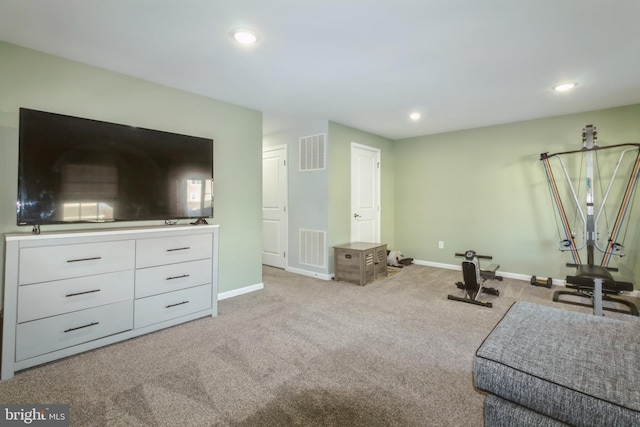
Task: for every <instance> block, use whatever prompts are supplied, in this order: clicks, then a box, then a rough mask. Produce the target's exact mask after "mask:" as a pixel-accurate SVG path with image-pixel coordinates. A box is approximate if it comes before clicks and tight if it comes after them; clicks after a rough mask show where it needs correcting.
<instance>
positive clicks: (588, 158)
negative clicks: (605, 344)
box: [540, 125, 640, 316]
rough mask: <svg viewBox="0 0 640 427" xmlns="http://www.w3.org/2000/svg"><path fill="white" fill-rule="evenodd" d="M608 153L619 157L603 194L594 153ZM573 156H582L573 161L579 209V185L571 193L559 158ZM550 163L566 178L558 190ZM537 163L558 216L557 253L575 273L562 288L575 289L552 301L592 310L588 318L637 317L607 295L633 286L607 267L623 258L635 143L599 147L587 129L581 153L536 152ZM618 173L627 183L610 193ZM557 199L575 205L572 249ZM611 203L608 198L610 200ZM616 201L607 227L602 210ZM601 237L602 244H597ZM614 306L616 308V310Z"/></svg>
mask: <svg viewBox="0 0 640 427" xmlns="http://www.w3.org/2000/svg"><path fill="white" fill-rule="evenodd" d="M610 149H618V151H620V150H621V153H620V156H619V158H618V161H617V163H616V165H615V167H614V169H613V171H612V172H611V178H610V181H609V184H608V187H607V189H606V190H604V191H603V188H602V183H603V182H604V180H603V176H605V175H606V173H601V171H600V164H599V163H598V156H597V154H598V152H602V151H603V150H610ZM609 153H611V152H609ZM628 153H635V160H634V161H630V160H626V161H624V158H625V155H627V154H628ZM576 154H582V156H583V158H582V160H581V161H580V162H579V166H580V177H582V168H583V167H584V165H585V164H586V168H585V178H586V179H585V181H584V182H585V183H586V185H585V189H584V195H585V199H586V200H585V205H584V206H581V205H580V202H579V199H578V194H581V192H580V187H579V188H578V192H577V193H576V191H575V189H574V186H573V184H572V181H571V178H570V175H569V172H568V170H567V166H566V163H565V162H564V160H563V157H564V156H573V155H576ZM613 156H615V153H613ZM630 157H633V156H630ZM551 159H556V160H557V161H558V163H559V164H560V167H561V168H562V171H563V173H564V176H565V178H566V183H567V184H566V186H565V187H563V188H562V189H560V188H559V187H558V185H557V184H556V180H555V179H554V176H553V171H552V167H551V165H550V160H551ZM611 159H615V157H611ZM627 159H629V157H627ZM540 160H541V161H542V164H543V166H544V170H545V172H546V175H547V180H548V183H549V189H550V193H551V198H552V201H553V202H554V205H555V208H556V214H555V217H556V221H558V218H559V219H560V223H561V225H562V227H558V224H556V226H557V228H558V233H559V235H560V240H561V241H560V250H561V251H566V252H569V253H570V254H571V257H572V259H573V262H572V263H567V267H572V268H575V269H576V273H575V275H572V276H567V277H566V285H567V287H568V288H572V289H575V291H568V290H563V291H556V292H555V293H554V295H553V301H556V302H562V303H566V304H573V305H580V306H586V307H591V306H593V314H594V315H597V316H602V315H603V310H610V311H616V312H621V313H628V314H632V315H635V316H638V308H637V307H636V305H635V304H633V303H632V302H630V301H626V300H623V299H620V298H613V297H611V295H616V294H617V295H620V294H622V293H624V292H630V291H633V283H629V282H623V281H620V280H615V279H614V278H613V276H612V275H611V272H616V271H618V269H617V268H613V267H610V266H609V262H610V261H611V258H612V257H613V256H619V257H623V256H624V255H625V254H624V245H623V243H624V237H625V236H626V233H627V230H628V219H629V217H630V216H631V208H632V205H633V194H634V190H635V188H636V185H637V183H638V176H639V175H640V144H618V145H611V146H607V147H599V146H598V144H597V132H596V129H595V127H594V126H592V125H587V126H586V127H585V128H584V129H583V133H582V149H580V150H575V151H565V152H561V153H555V154H549V153H542V154H540ZM572 162H573V164H574V166H577V165H578V164H577V163H576V162H575V159H572ZM610 164H611V166H613V162H610ZM556 168H557V166H556ZM620 171H624V174H627V173H628V174H629V180H628V182H627V185H626V188H625V189H624V191H622V188H619V189H614V187H616V186H615V185H614V184H616V183H617V182H619V180H620V179H616V176H617V175H618V172H620ZM578 182H581V181H578ZM596 182H598V183H600V185H599V190H600V196H601V199H600V200H599V201H597V200H596V195H595V194H594V193H595V190H597V189H598V188H597V187H596ZM612 190H613V191H612ZM561 197H565V199H566V198H569V199H571V200H572V201H573V203H574V204H575V208H576V215H575V223H578V224H579V221H578V219H580V221H581V228H582V234H583V238H582V239H581V241H580V246H578V244H577V242H576V232H575V231H574V230H572V229H571V226H570V225H569V219H568V217H567V213H566V211H565V209H564V206H563V204H562V200H561ZM611 199H613V201H612V200H611ZM617 201H620V206H619V208H618V209H617V211H618V212H617V215H616V219H615V222H614V223H613V226H611V227H610V226H609V224H608V222H609V221H608V219H607V210H606V209H605V206H609V209H611V207H610V205H613V204H615V205H617V203H615V202H617ZM607 202H609V203H607ZM596 210H597V212H596ZM625 220H627V221H626V223H627V228H626V229H624V231H623V228H624V227H623V224H624V223H625ZM603 225H604V226H605V228H606V231H607V232H606V236H605V235H604V234H603V235H602V236H601V235H600V230H599V227H601V228H602V227H603ZM560 228H562V232H561V231H560ZM605 238H606V242H604V241H603V240H604V239H605ZM603 246H604V247H603ZM583 248H586V255H587V261H586V263H583V262H582V260H581V258H580V251H581V250H582V249H583ZM595 249H597V250H598V251H600V252H601V253H603V257H602V260H601V262H600V265H596V263H595V260H594V258H595V256H594V252H595ZM566 296H572V297H578V298H577V299H578V301H575V300H571V298H569V299H564V300H563V299H562V297H566ZM581 298H590V299H591V304H585V303H582V302H579V300H580V299H581ZM603 301H609V302H611V303H612V304H607V306H604V305H603ZM613 303H615V304H613ZM616 304H619V305H622V306H625V307H626V308H627V310H622V309H619V308H616ZM619 305H618V306H617V307H619Z"/></svg>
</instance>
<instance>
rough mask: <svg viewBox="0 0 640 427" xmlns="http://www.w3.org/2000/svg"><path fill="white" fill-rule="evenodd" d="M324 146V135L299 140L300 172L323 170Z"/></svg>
mask: <svg viewBox="0 0 640 427" xmlns="http://www.w3.org/2000/svg"><path fill="white" fill-rule="evenodd" d="M326 145H327V144H326V135H325V134H324V133H321V134H318V135H311V136H303V137H302V138H300V172H308V171H317V170H323V169H325V151H326Z"/></svg>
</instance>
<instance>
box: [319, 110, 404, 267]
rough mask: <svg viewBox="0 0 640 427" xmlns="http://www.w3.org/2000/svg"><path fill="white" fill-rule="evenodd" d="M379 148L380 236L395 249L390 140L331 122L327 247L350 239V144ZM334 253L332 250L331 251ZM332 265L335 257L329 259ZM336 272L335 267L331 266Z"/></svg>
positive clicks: (393, 173)
mask: <svg viewBox="0 0 640 427" xmlns="http://www.w3.org/2000/svg"><path fill="white" fill-rule="evenodd" d="M352 142H356V143H358V144H362V145H367V146H369V147H374V148H378V149H380V163H381V171H380V181H381V183H380V205H381V207H380V210H381V212H380V219H381V226H380V239H381V241H382V242H384V243H387V247H388V248H390V249H395V248H396V245H395V243H396V238H395V229H394V223H395V221H396V220H397V219H396V218H397V217H396V207H395V201H394V189H395V184H394V183H395V182H396V178H395V177H396V172H397V171H396V167H395V165H396V164H397V163H396V161H395V155H394V144H393V143H392V141H391V140H389V139H386V138H383V137H380V136H377V135H373V134H370V133H367V132H364V131H361V130H358V129H354V128H351V127H348V126H344V125H341V124H338V123H334V122H331V121H330V122H329V152H328V159H327V165H328V168H329V235H328V240H329V241H328V244H327V245H328V246H329V248H332V247H333V246H335V245H339V244H342V243H347V242H350V241H351V228H350V227H351V215H352V212H351V184H350V183H351V143H352ZM330 254H331V255H333V251H332V250H331V251H330ZM330 264H331V266H333V259H331V260H330ZM331 271H333V267H332V268H331Z"/></svg>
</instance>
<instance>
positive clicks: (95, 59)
mask: <svg viewBox="0 0 640 427" xmlns="http://www.w3.org/2000/svg"><path fill="white" fill-rule="evenodd" d="M237 27H249V28H251V29H254V30H255V31H257V32H258V33H259V34H260V36H261V39H260V41H259V43H258V44H256V45H254V46H252V47H248V48H247V47H246V46H241V45H238V44H237V43H235V42H234V41H233V40H232V38H231V36H230V32H231V30H232V29H233V28H237ZM0 40H4V41H6V42H9V43H14V44H18V45H21V46H25V47H29V48H33V49H36V50H40V51H43V52H47V53H51V54H54V55H58V56H61V57H65V58H70V59H73V60H76V61H80V62H83V63H86V64H91V65H95V66H98V67H102V68H106V69H109V70H113V71H117V72H120V73H124V74H128V75H131V76H136V77H139V78H143V79H146V80H149V81H152V82H156V83H160V84H163V85H167V86H171V87H175V88H179V89H183V90H186V91H190V92H194V93H198V94H202V95H206V96H209V97H212V98H215V99H219V100H223V101H227V102H230V103H233V104H238V105H242V106H246V107H249V108H253V109H256V110H260V111H262V112H263V113H264V133H265V134H268V133H272V132H275V131H278V130H283V129H286V128H288V127H292V126H294V125H295V124H296V123H300V122H301V121H307V120H332V121H335V122H338V123H342V124H345V125H348V126H352V127H355V128H358V129H362V130H365V131H368V132H371V133H374V134H377V135H380V136H384V137H387V138H391V139H399V138H405V137H411V136H418V135H426V134H432V133H440V132H446V131H451V130H458V129H465V128H474V127H480V126H487V125H492V124H500V123H508V122H514V121H520V120H528V119H533V118H540V117H548V116H555V115H560V114H568V113H575V112H582V111H589V110H595V109H600V108H607V107H614V106H621V105H630V104H635V103H639V102H640V1H638V0H528V1H525V0H520V1H514V0H485V1H478V0H55V1H53V0H0ZM0 60H1V58H0ZM565 81H576V82H577V83H578V87H577V88H576V89H574V90H573V91H572V92H570V93H555V92H553V91H552V90H551V87H552V86H553V85H554V84H556V83H559V82H565ZM413 111H419V112H420V113H422V115H423V118H422V119H421V120H420V121H418V122H413V121H411V120H410V119H409V118H408V115H409V113H411V112H413Z"/></svg>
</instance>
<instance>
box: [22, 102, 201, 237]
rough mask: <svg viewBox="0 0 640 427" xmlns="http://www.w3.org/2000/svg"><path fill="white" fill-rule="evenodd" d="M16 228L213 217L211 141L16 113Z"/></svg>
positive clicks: (32, 112) (29, 112) (64, 117)
mask: <svg viewBox="0 0 640 427" xmlns="http://www.w3.org/2000/svg"><path fill="white" fill-rule="evenodd" d="M19 133H20V136H19V140H20V143H19V167H18V201H17V223H18V225H34V226H35V229H39V226H40V225H46V224H64V223H86V222H112V221H145V220H165V221H169V220H180V219H192V218H198V219H200V218H211V217H213V202H212V186H213V140H212V139H208V138H200V137H195V136H187V135H179V134H175V133H170V132H162V131H158V130H151V129H143V128H138V127H134V126H127V125H122V124H115V123H107V122H103V121H98V120H91V119H86V118H80V117H72V116H67V115H62V114H56V113H50V112H44V111H37V110H31V109H27V108H21V109H20V130H19Z"/></svg>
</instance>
